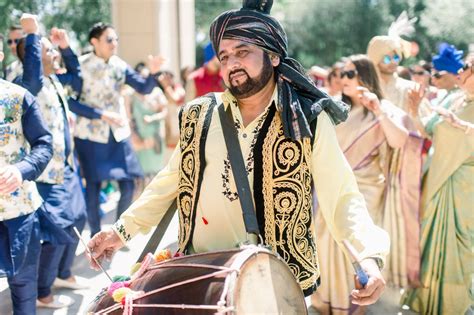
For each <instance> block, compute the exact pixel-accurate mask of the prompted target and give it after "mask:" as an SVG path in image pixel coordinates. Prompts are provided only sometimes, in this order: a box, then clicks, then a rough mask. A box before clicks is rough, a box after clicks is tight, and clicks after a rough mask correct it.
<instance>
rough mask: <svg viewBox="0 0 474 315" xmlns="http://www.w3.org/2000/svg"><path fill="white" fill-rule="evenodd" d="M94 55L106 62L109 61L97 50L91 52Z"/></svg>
mask: <svg viewBox="0 0 474 315" xmlns="http://www.w3.org/2000/svg"><path fill="white" fill-rule="evenodd" d="M93 54H94V55H96V56H97V57H99V58H100V59H102V60H104V61H105V62H106V63H107V62H109V59H110V57H109V58H105V57H104V56H102V55H101V54H98V53H97V52H95V51H94V52H93Z"/></svg>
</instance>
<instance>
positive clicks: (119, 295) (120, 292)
mask: <svg viewBox="0 0 474 315" xmlns="http://www.w3.org/2000/svg"><path fill="white" fill-rule="evenodd" d="M131 292H132V289H130V288H119V289H117V290H115V291H114V293H113V295H112V298H113V299H114V301H115V302H117V303H121V302H122V299H123V298H124V297H125V296H126V295H127V294H129V293H131Z"/></svg>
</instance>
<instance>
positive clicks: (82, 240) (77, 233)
mask: <svg viewBox="0 0 474 315" xmlns="http://www.w3.org/2000/svg"><path fill="white" fill-rule="evenodd" d="M72 228H73V230H74V232H76V235H77V237H78V238H79V240H80V241H81V243H82V245H84V248H85V249H86V253H87V254H88V255H89V256H90V257H91V258H92V259H93V260H94V262H95V263H96V264H97V265H98V266H99V268H100V270H102V272H103V273H105V275H106V276H107V278H109V280H110V282H114V280H112V277H111V276H110V275H109V274H108V273H107V271H105V269H104V267H102V265H101V264H100V263H99V261H98V260H97V259H95V257H94V256H92V253H91V250H90V249H89V247H88V246H87V244H86V242H85V241H84V239H83V238H82V236H81V233H79V231H78V230H77V228H76V227H75V226H73V227H72Z"/></svg>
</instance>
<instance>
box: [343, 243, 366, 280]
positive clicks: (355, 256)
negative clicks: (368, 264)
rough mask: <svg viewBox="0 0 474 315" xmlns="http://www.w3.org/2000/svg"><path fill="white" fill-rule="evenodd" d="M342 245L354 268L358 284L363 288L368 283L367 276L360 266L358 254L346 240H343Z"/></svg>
mask: <svg viewBox="0 0 474 315" xmlns="http://www.w3.org/2000/svg"><path fill="white" fill-rule="evenodd" d="M342 244H344V246H345V247H346V249H347V251H348V252H349V255H350V256H351V261H352V266H353V267H354V270H355V273H356V275H357V278H358V280H359V283H360V284H361V285H362V288H364V287H365V286H366V285H367V282H369V276H368V275H367V273H366V272H365V271H364V269H362V266H361V265H360V259H359V254H358V253H357V251H356V249H355V248H354V247H353V246H352V245H351V244H350V243H349V242H348V241H347V240H343V241H342ZM357 289H359V288H357Z"/></svg>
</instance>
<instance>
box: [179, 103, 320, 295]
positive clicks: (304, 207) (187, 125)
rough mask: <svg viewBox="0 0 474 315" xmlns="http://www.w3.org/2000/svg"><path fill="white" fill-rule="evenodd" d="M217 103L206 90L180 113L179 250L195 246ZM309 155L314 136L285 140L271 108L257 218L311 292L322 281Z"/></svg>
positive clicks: (263, 138) (261, 143) (262, 143)
mask: <svg viewBox="0 0 474 315" xmlns="http://www.w3.org/2000/svg"><path fill="white" fill-rule="evenodd" d="M215 106H217V104H216V98H215V95H214V94H208V95H206V96H204V97H201V98H199V99H196V100H195V101H193V102H191V103H189V104H187V105H186V106H185V107H184V108H183V110H182V111H181V113H180V118H179V120H180V145H181V159H180V172H179V185H178V211H179V222H180V231H179V243H178V248H179V251H181V252H184V251H186V248H187V247H188V246H189V245H190V244H192V236H193V233H194V220H195V214H196V207H197V203H198V199H199V193H200V188H201V183H202V174H203V171H204V167H205V152H204V148H205V142H206V137H207V132H208V130H209V126H210V122H211V117H212V111H213V109H214V107H215ZM219 106H222V105H219ZM313 130H315V129H313ZM311 153H312V139H309V138H305V139H303V140H301V141H293V140H291V139H288V138H285V136H284V134H283V126H282V123H281V119H280V116H279V115H278V114H277V113H276V109H275V106H272V107H271V108H270V110H269V113H268V115H267V117H266V119H265V122H264V123H263V126H262V128H261V130H260V133H259V135H258V139H257V142H256V144H255V147H254V158H255V162H254V166H255V168H254V172H255V173H254V185H253V191H254V200H255V206H256V212H257V219H258V223H259V228H260V233H261V235H262V236H263V238H264V241H265V244H266V245H269V246H270V247H271V248H272V250H273V251H274V252H276V253H278V254H279V255H280V256H281V257H282V259H283V260H284V261H285V262H286V264H287V265H288V266H289V268H290V269H291V271H292V272H293V274H294V276H295V278H296V279H297V281H298V283H299V284H300V286H301V288H302V290H303V292H304V294H305V295H309V294H311V293H312V292H313V291H314V290H315V289H316V288H317V284H318V281H319V267H318V261H317V253H316V245H315V243H314V238H313V234H312V231H313V226H312V224H313V219H312V199H313V198H312V176H311Z"/></svg>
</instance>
